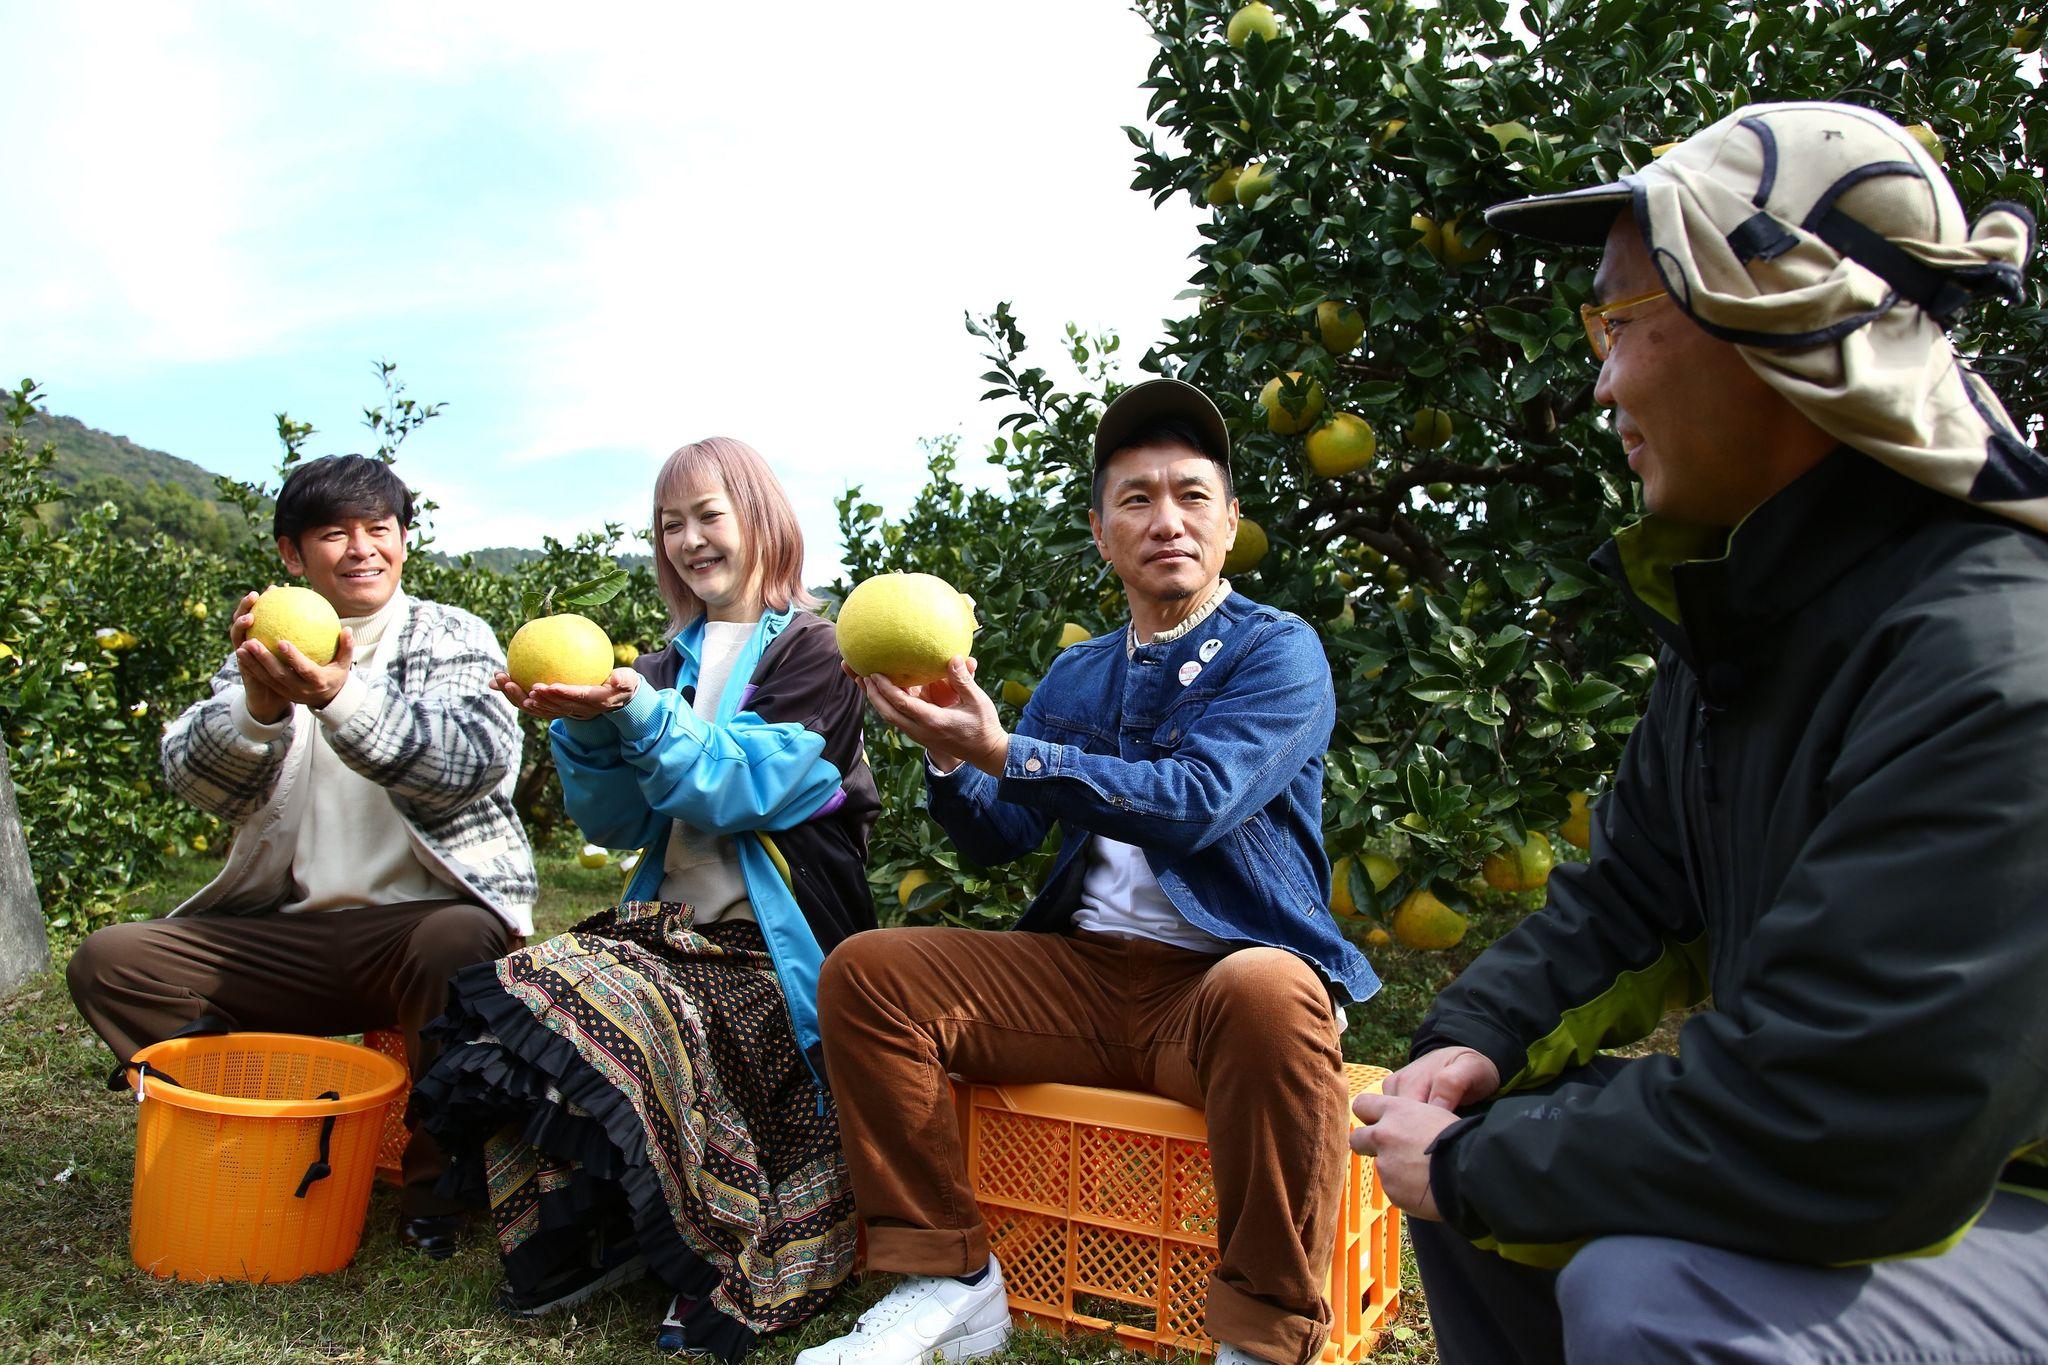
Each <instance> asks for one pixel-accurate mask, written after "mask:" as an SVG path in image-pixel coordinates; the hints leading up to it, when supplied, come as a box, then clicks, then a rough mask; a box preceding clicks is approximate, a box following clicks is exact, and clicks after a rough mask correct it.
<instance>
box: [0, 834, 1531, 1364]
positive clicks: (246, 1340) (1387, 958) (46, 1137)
mask: <svg viewBox="0 0 2048 1365" xmlns="http://www.w3.org/2000/svg"><path fill="white" fill-rule="evenodd" d="M212 867H213V865H212V864H210V863H200V862H196V861H195V862H191V863H187V864H184V865H183V868H182V873H183V875H182V877H180V878H178V879H174V880H172V881H170V882H167V883H166V884H164V885H161V886H157V887H153V888H149V889H148V890H146V891H144V892H141V893H138V899H137V904H136V908H138V909H142V910H146V911H151V912H160V911H161V910H163V909H166V908H168V907H169V906H170V905H172V904H175V903H176V901H177V900H179V899H180V898H181V897H182V896H183V895H184V894H185V893H186V892H187V891H188V890H189V889H191V888H192V887H193V886H196V885H198V884H199V883H200V882H201V881H203V880H204V878H205V876H206V875H207V874H208V873H210V872H211V871H212ZM542 887H543V891H542V897H541V905H540V910H539V914H538V920H539V925H540V930H541V932H542V933H543V934H546V933H553V932H558V931H559V930H561V929H563V928H565V927H567V926H568V925H570V924H573V923H574V922H576V921H577V920H578V919H580V918H582V917H583V916H584V915H586V914H589V913H591V912H592V911H594V910H596V909H599V908H601V907H602V906H604V905H606V904H608V903H609V902H610V900H611V899H612V898H613V897H614V896H615V895H616V893H617V889H618V882H617V875H616V873H615V872H614V871H612V870H611V869H602V870H597V871H587V870H584V869H582V868H579V867H577V866H576V865H575V863H574V862H573V861H570V860H564V859H549V860H545V861H544V864H543V867H542ZM1511 920H1512V916H1511V915H1510V914H1509V913H1507V912H1502V913H1500V914H1499V916H1498V922H1491V921H1489V920H1487V919H1483V918H1482V919H1481V920H1480V921H1479V922H1478V923H1477V924H1476V925H1475V931H1476V932H1475V935H1474V939H1475V945H1476V942H1477V941H1479V940H1483V939H1486V938H1490V937H1491V936H1492V935H1493V934H1495V933H1498V932H1499V931H1500V930H1501V929H1502V928H1504V927H1506V925H1507V924H1508V923H1510V922H1511ZM1468 955H1469V952H1466V951H1461V952H1459V953H1457V954H1455V955H1450V954H1405V953H1402V952H1400V951H1398V950H1392V951H1387V952H1382V953H1379V954H1376V958H1377V959H1378V962H1377V965H1378V966H1379V969H1380V971H1381V974H1382V975H1383V976H1384V977H1386V979H1387V987H1386V989H1385V991H1384V992H1383V993H1382V995H1381V997H1380V998H1379V999H1376V1000H1375V1001H1374V1002H1373V1003H1372V1004H1370V1005H1368V1006H1365V1007H1362V1008H1354V1009H1353V1010H1352V1011H1351V1013H1352V1016H1353V1024H1352V1029H1351V1032H1350V1033H1349V1034H1348V1035H1347V1036H1346V1040H1345V1051H1346V1055H1347V1056H1349V1057H1350V1058H1351V1059H1353V1060H1357V1061H1369V1062H1378V1063H1388V1062H1389V1061H1390V1060H1391V1059H1398V1058H1399V1057H1400V1056H1401V1055H1402V1053H1403V1051H1404V1043H1403V1040H1405V1038H1406V1036H1407V1033H1408V1031H1409V1029H1411V1028H1412V1027H1413V1025H1414V1022H1415V1020H1416V1019H1418V1018H1419V1017H1420V1015H1421V1012H1422V1010H1423V1009H1424V1008H1425V1007H1426V1006H1427V1004H1428V1001H1429V999H1430V997H1431V996H1433V995H1434V994H1435V993H1436V991H1437V990H1438V989H1439V988H1440V986H1441V985H1442V984H1444V982H1446V981H1448V980H1449V979H1450V977H1451V976H1453V975H1455V974H1456V971H1457V970H1458V969H1459V968H1460V967H1462V966H1463V963H1464V960H1465V959H1466V957H1467V956H1468ZM108 1065H109V1059H108V1055H107V1053H106V1051H105V1049H104V1047H102V1045H101V1044H100V1042H99V1040H98V1039H97V1038H95V1037H94V1036H93V1034H92V1032H91V1031H90V1030H89V1029H87V1028H86V1027H85V1025H84V1024H83V1023H82V1022H80V1020H79V1018H78V1016H77V1014H76V1013H75V1012H74V1011H73V1010H72V1008H71V1001H70V997H69V996H68V994H67V993H66V991H65V988H64V981H63V974H62V962H61V960H60V961H59V963H58V964H57V966H56V967H55V968H54V969H53V970H51V971H50V972H48V973H45V974H44V975H43V976H41V977H39V978H37V979H35V980H33V981H31V982H29V983H28V984H27V985H26V986H24V987H23V988H22V989H21V990H20V991H18V992H17V993H16V994H15V995H14V996H13V997H11V998H10V999H8V1000H6V1001H4V1002H0V1208H4V1209H5V1210H6V1211H7V1218H6V1226H5V1229H4V1233H0V1361H33V1362H44V1361H50V1362H55V1361H69V1360H94V1361H119V1360H133V1361H143V1360H147V1361H161V1362H167V1363H168V1362H186V1361H191V1362H199V1361H205V1362H209V1363H210V1365H239V1363H240V1362H271V1361H285V1360H293V1361H299V1360H304V1361H328V1362H348V1361H407V1362H411V1361H435V1362H482V1361H490V1362H493V1365H496V1363H497V1362H512V1361H536V1362H545V1361H558V1360H559V1361H569V1360H574V1361H576V1362H579V1365H602V1362H609V1361H647V1360H649V1359H653V1358H655V1353H654V1351H653V1350H652V1347H651V1345H650V1342H651V1340H652V1324H653V1321H654V1319H655V1318H656V1317H657V1316H658V1315H659V1313H660V1310H661V1307H662V1303H661V1299H662V1296H661V1295H660V1294H658V1292H657V1291H656V1289H655V1288H654V1286H653V1285H651V1284H649V1283H645V1282H643V1283H641V1284H639V1285H637V1286H632V1287H629V1288H625V1289H621V1290H618V1291H614V1292H611V1293H607V1294H604V1295H601V1296H598V1297H596V1298H594V1299H592V1300H590V1301H589V1302H586V1303H584V1304H583V1305H581V1306H579V1307H578V1308H576V1309H574V1310H572V1311H569V1312H565V1313H560V1314H556V1315H554V1316H551V1317H548V1318H545V1319H542V1320H540V1321H538V1322H521V1321H515V1320H513V1319H510V1318H508V1317H506V1316H505V1315H503V1314H501V1313H500V1312H498V1311H497V1310H496V1309H495V1308H494V1306H493V1296H494V1295H495V1293H496V1290H497V1286H498V1271H497V1261H496V1258H495V1256H494V1255H493V1253H492V1251H491V1248H490V1247H489V1245H487V1239H485V1238H484V1237H482V1236H473V1237H472V1238H471V1240H470V1242H469V1244H468V1245H466V1246H465V1247H464V1249H463V1250H462V1252H461V1253H460V1254H459V1255H457V1256H456V1257H455V1258H454V1259H453V1260H452V1261H446V1262H437V1263H430V1262H426V1261H423V1260H421V1259H419V1258H417V1257H415V1256H412V1255H410V1254H408V1253H403V1252H401V1251H400V1250H399V1249H398V1247H397V1245H396V1244H395V1242H394V1241H393V1239H392V1231H391V1224H392V1220H393V1215H394V1209H393V1205H392V1203H391V1191H390V1189H389V1188H388V1187H384V1186H380V1187H379V1188H378V1191H377V1194H376V1196H375V1202H374V1203H373V1204H372V1206H371V1210H370V1221H369V1225H368V1228H367V1230H366V1232H365V1234H364V1239H363V1246H362V1250H361V1252H360V1253H359V1254H358V1255H357V1257H356V1259H355V1261H354V1262H353V1264H351V1265H350V1266H349V1267H348V1269H347V1270H345V1271H343V1272H342V1273H340V1274H337V1275H330V1276H323V1277H317V1278H314V1279H309V1280H305V1281H301V1282H298V1283H296V1284H289V1285H268V1286H264V1285H247V1284H217V1285H184V1284H177V1283H174V1282H173V1283H166V1282H163V1281H159V1280H155V1279H153V1278H151V1277H149V1276H147V1275H144V1274H142V1273H141V1272H140V1271H138V1270H136V1269H135V1268H134V1266H133V1265H132V1264H130V1262H129V1259H128V1226H127V1222H128V1201H129V1185H130V1181H131V1179H132V1176H133V1156H134V1150H133V1144H134V1108H135V1106H134V1105H133V1103H132V1102H129V1101H127V1100H125V1099H124V1098H123V1097H122V1096H120V1095H117V1094H113V1093H110V1092H108V1091H107V1090H106V1088H105V1086H104V1079H105V1076H106V1073H107V1068H108ZM1402 1278H1403V1290H1402V1292H1403V1296H1404V1306H1403V1308H1402V1311H1401V1314H1400V1316H1399V1317H1398V1318H1397V1319H1395V1321H1394V1322H1393V1324H1392V1325H1391V1329H1390V1330H1389V1331H1388V1332H1387V1333H1386V1334H1385V1335H1384V1336H1383V1337H1382V1338H1381V1341H1380V1344H1379V1346H1378V1348H1377V1350H1376V1351H1375V1352H1374V1354H1373V1356H1372V1359H1373V1360H1374V1361H1375V1362H1390V1363H1391V1362H1403V1363H1405V1365H1433V1362H1434V1361H1435V1360H1436V1352H1435V1349H1434V1345H1433V1343H1432V1341H1431V1339H1430V1333H1429V1324H1428V1315H1427V1312H1426V1311H1425V1309H1424V1306H1423V1303H1422V1295H1421V1290H1420V1287H1419V1285H1418V1284H1417V1282H1416V1280H1415V1273H1414V1266H1413V1264H1412V1262H1410V1261H1407V1259H1406V1258H1405V1257H1404V1266H1403V1276H1402ZM884 1288H886V1279H885V1278H881V1277H878V1279H877V1280H871V1281H868V1282H865V1283H860V1284H856V1285H854V1286H853V1287H851V1288H849V1289H848V1290H847V1291H846V1293H845V1294H843V1295H842V1296H841V1298H840V1300H839V1301H838V1302H837V1303H835V1304H834V1306H833V1308H832V1309H831V1310H830V1311H828V1312H827V1313H825V1314H823V1315H821V1316H820V1317H819V1318H817V1319H815V1320H813V1321H812V1322H811V1323H810V1324H809V1325H808V1326H807V1327H806V1328H805V1330H804V1331H803V1332H802V1333H800V1334H799V1335H797V1336H796V1337H794V1338H791V1339H771V1340H770V1341H768V1342H765V1343H763V1345H762V1347H761V1349H760V1350H759V1351H758V1352H757V1354H756V1356H755V1359H756V1360H757V1361H759V1362H761V1363H762V1365H780V1362H784V1361H787V1360H788V1359H789V1358H790V1357H791V1356H793V1355H794V1354H795V1353H796V1351H797V1350H799V1349H801V1348H802V1347H804V1346H808V1345H812V1344H815V1343H816V1342H818V1341H822V1340H824V1339H826V1338H828V1337H831V1336H835V1335H837V1334H838V1333H839V1332H841V1331H843V1330H845V1328H846V1326H847V1325H848V1324H849V1323H850V1322H851V1320H852V1319H853V1317H854V1316H855V1315H856V1314H858V1313H859V1312H860V1310H861V1309H862V1308H864V1307H865V1306H866V1305H867V1304H868V1303H870V1302H872V1301H873V1300H874V1298H875V1297H877V1296H878V1295H879V1294H880V1293H881V1292H882V1291H883V1290H884ZM1137 1358H1138V1357H1132V1356H1127V1355H1126V1353H1124V1352H1122V1351H1120V1350H1119V1349H1118V1348H1116V1347H1115V1346H1112V1345H1109V1344H1106V1343H1104V1342H1101V1341H1098V1340H1088V1339H1070V1340H1068V1341H1065V1342H1062V1341H1060V1340H1058V1339H1057V1338H1054V1337H1051V1336H1048V1335H1043V1334H1038V1333H1023V1334H1020V1335H1019V1336H1018V1337H1017V1338H1015V1341H1014V1344H1013V1345H1012V1346H1011V1348H1010V1349H1009V1350H1007V1351H1006V1352H1005V1353H1004V1354H1003V1356H1001V1357H999V1359H1001V1360H1004V1361H1013V1362H1051V1361H1058V1360H1071V1359H1100V1360H1118V1359H1137Z"/></svg>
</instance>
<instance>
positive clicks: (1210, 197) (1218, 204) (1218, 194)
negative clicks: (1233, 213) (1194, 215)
mask: <svg viewBox="0 0 2048 1365" xmlns="http://www.w3.org/2000/svg"><path fill="white" fill-rule="evenodd" d="M1243 174H1244V167H1242V166H1226V167H1224V168H1223V173H1222V174H1221V175H1219V176H1217V177H1216V178H1215V179H1214V180H1211V181H1210V182H1209V188H1208V189H1206V190H1204V191H1203V192H1202V201H1203V202H1204V203H1206V204H1207V205H1208V206H1209V207H1210V208H1212V209H1220V208H1224V207H1226V206H1228V205H1230V204H1234V203H1236V202H1237V178H1238V177H1239V176H1240V175H1243Z"/></svg>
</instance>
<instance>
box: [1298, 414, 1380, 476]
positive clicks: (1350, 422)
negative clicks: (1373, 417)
mask: <svg viewBox="0 0 2048 1365" xmlns="http://www.w3.org/2000/svg"><path fill="white" fill-rule="evenodd" d="M1378 447H1379V443H1378V441H1377V440H1376V439H1375V438H1374V436H1373V434H1372V423H1370V422H1368V421H1366V420H1365V419H1364V418H1363V417H1359V416H1357V415H1356V414H1354V413H1349V412H1340V413H1337V414H1336V415H1335V416H1333V417H1331V418H1330V420H1329V421H1327V422H1325V423H1323V424H1322V425H1321V426H1319V427H1317V428H1316V429H1315V430H1314V431H1311V432H1310V433H1309V434H1308V467H1309V468H1310V469H1313V470H1314V471H1315V472H1316V473H1318V474H1320V475H1322V476H1323V477H1324V478H1326V479H1334V478H1336V477H1338V476H1339V475H1341V474H1349V473H1351V472H1352V471H1353V470H1355V469H1363V468H1365V467H1366V466H1367V465H1369V464H1371V463H1372V457H1373V452H1374V451H1375V450H1377V449H1378Z"/></svg>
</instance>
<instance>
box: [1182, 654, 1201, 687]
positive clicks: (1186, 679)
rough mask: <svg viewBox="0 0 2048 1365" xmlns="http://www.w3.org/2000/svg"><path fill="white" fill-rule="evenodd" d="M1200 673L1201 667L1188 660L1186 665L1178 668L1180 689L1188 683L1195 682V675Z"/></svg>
mask: <svg viewBox="0 0 2048 1365" xmlns="http://www.w3.org/2000/svg"><path fill="white" fill-rule="evenodd" d="M1201 671H1202V666H1201V665H1200V664H1198V663H1196V662H1195V661H1194V660H1193V659H1189V660H1188V661H1187V662H1186V663H1184V664H1182V665H1181V666H1180V685H1181V686H1182V687H1186V686H1187V685H1188V684H1189V683H1191V682H1193V681H1194V680H1195V675H1196V674H1197V673H1200V672H1201Z"/></svg>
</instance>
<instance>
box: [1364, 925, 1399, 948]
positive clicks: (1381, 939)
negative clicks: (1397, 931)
mask: <svg viewBox="0 0 2048 1365" xmlns="http://www.w3.org/2000/svg"><path fill="white" fill-rule="evenodd" d="M1393 941H1394V936H1393V935H1392V934H1390V933H1388V932H1387V931H1386V930H1384V929H1382V928H1380V927H1379V926H1378V925H1374V926H1373V927H1372V928H1370V929H1368V930H1366V931H1365V944H1366V946H1367V947H1368V948H1384V947H1386V946H1387V945H1388V944H1389V943H1392V942H1393Z"/></svg>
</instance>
